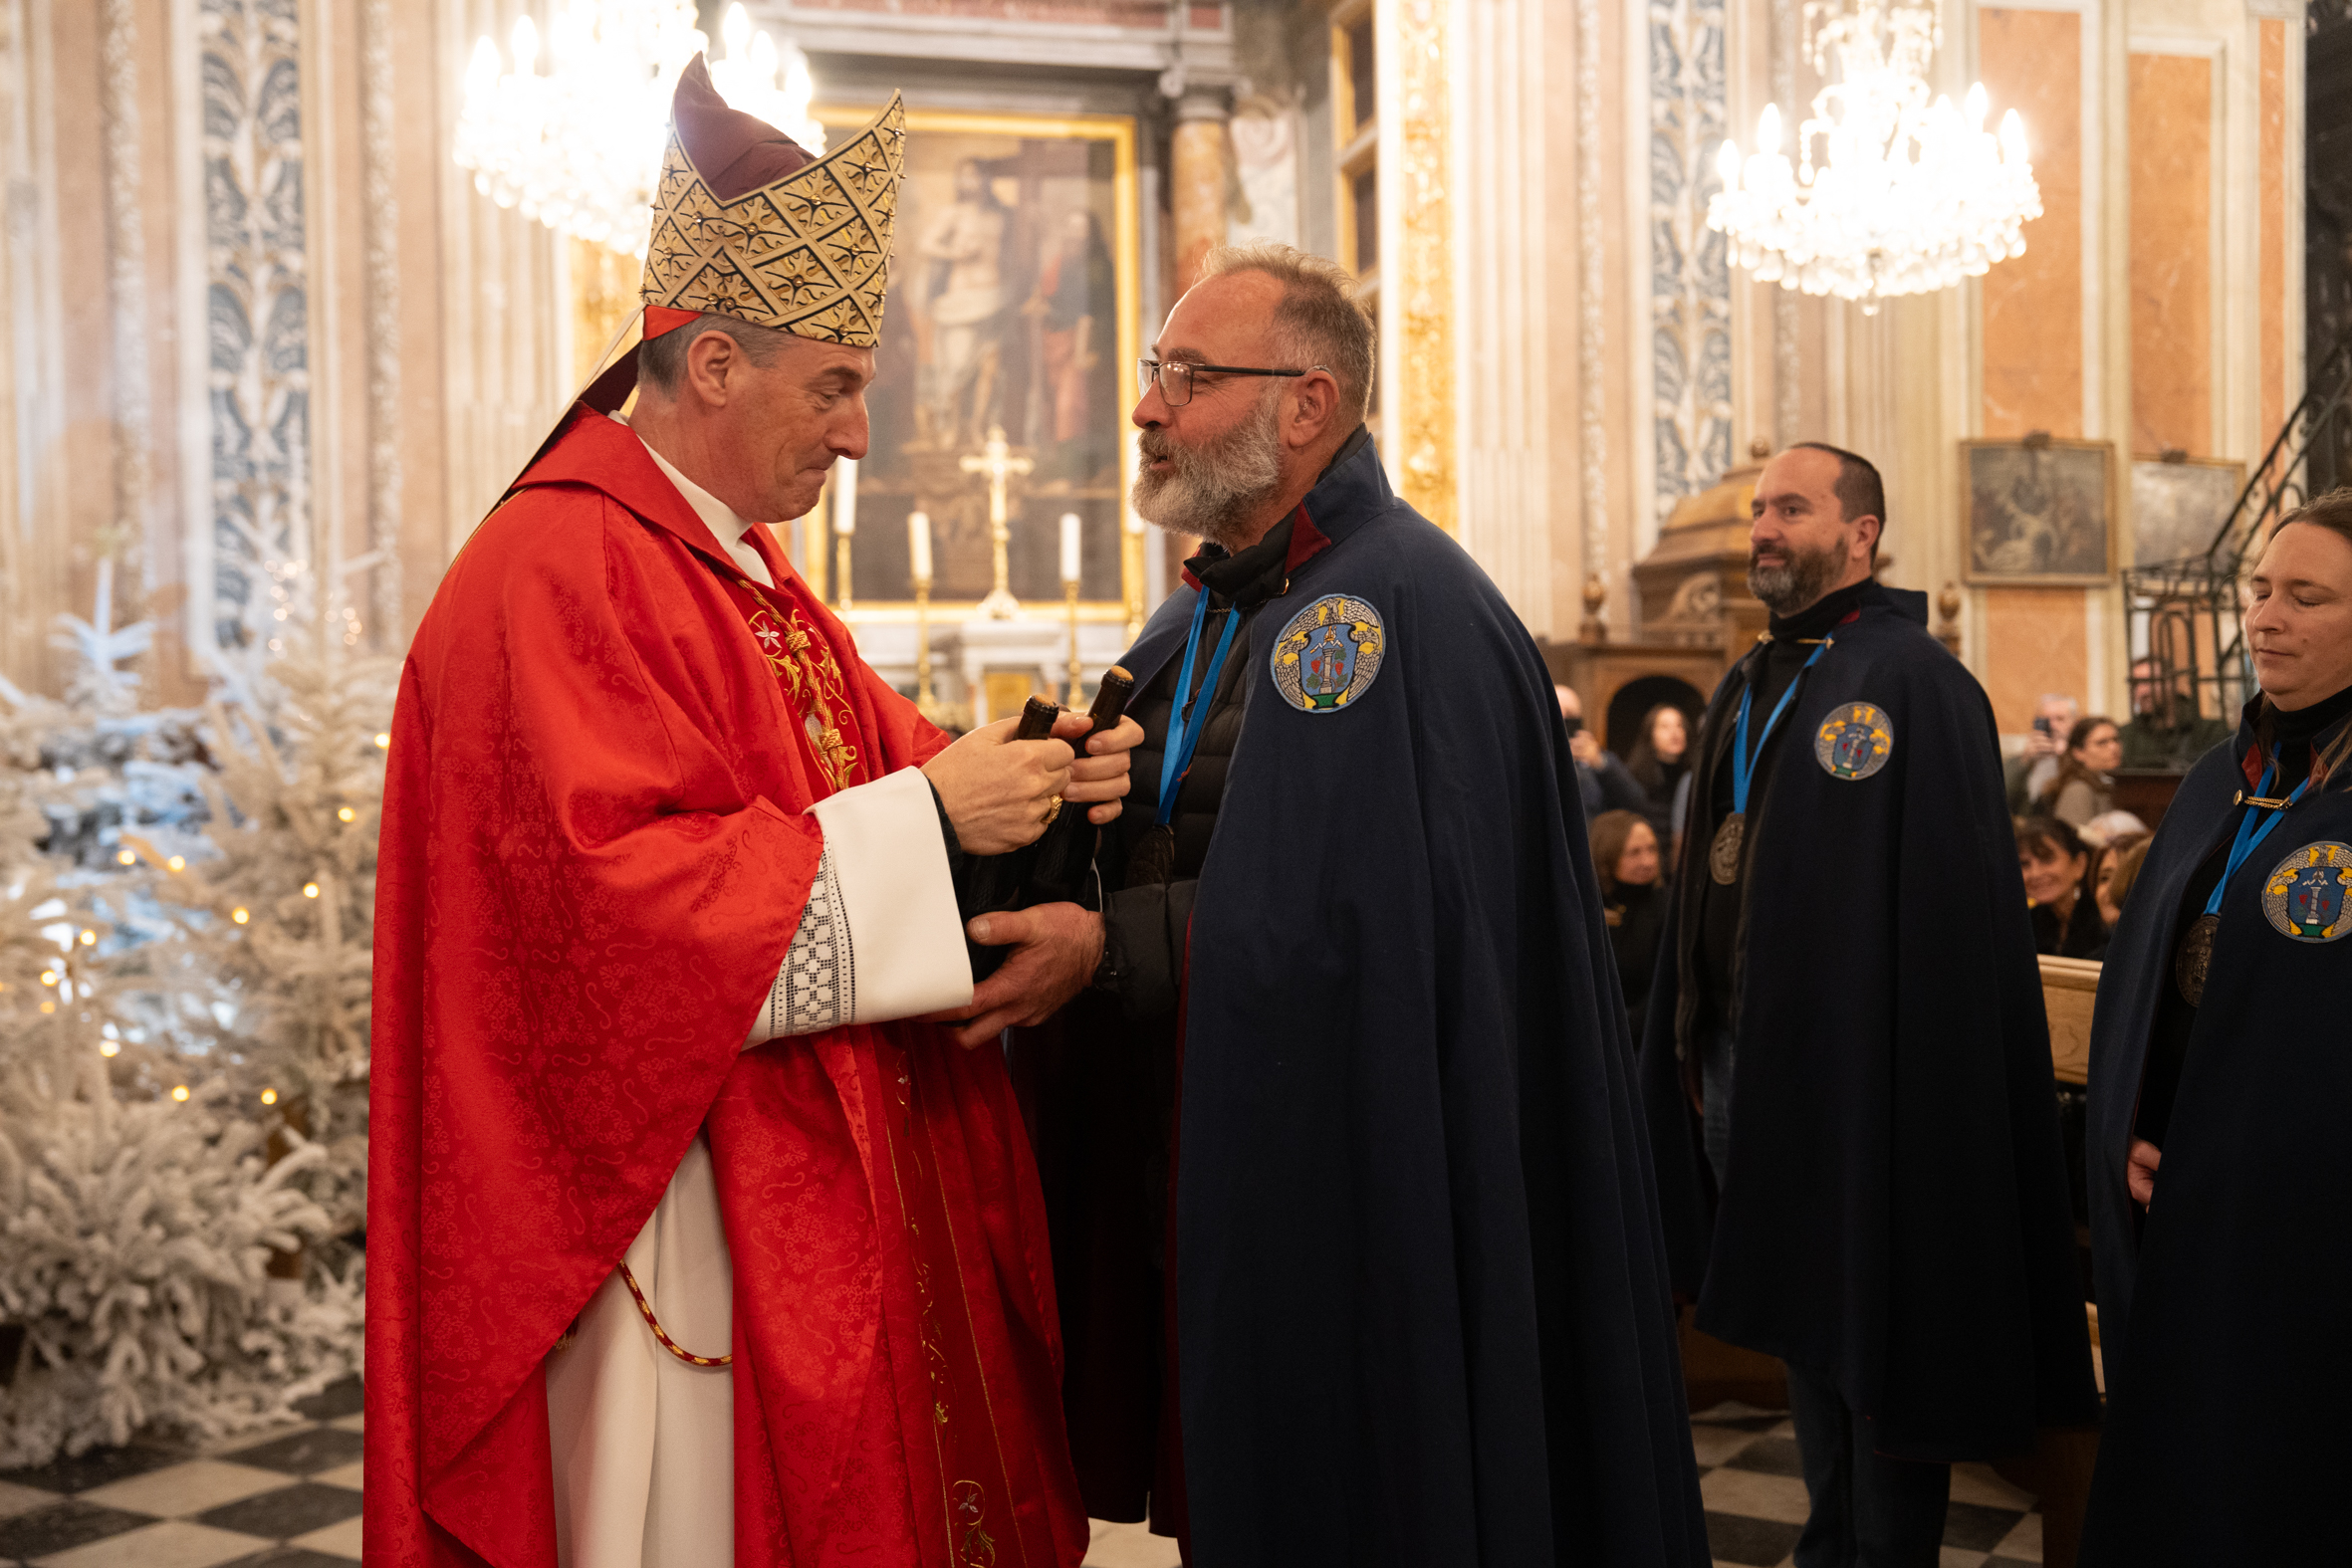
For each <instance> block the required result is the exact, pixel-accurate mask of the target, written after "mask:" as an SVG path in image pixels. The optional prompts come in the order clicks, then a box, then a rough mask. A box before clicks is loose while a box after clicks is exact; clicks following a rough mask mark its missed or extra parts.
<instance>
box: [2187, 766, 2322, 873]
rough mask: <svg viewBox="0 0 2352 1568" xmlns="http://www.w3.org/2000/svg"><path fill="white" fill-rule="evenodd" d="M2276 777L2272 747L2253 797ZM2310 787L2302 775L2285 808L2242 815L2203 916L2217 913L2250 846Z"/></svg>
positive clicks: (2259, 809) (2266, 834) (2265, 790)
mask: <svg viewBox="0 0 2352 1568" xmlns="http://www.w3.org/2000/svg"><path fill="white" fill-rule="evenodd" d="M2277 776H2278V748H2277V747H2275V746H2273V747H2272V748H2270V766H2268V767H2267V768H2264V769H2263V770H2262V782H2261V783H2260V784H2255V785H2254V793H2255V794H2257V795H2264V794H2268V793H2269V792H2270V781H2271V780H2272V779H2274V778H2276V777H2277ZM2310 787H2311V780H2310V779H2309V777H2308V776H2306V777H2305V778H2304V780H2303V782H2302V783H2301V784H2296V785H2295V792H2294V793H2293V794H2290V795H2288V796H2287V797H2286V805H2281V806H2273V807H2269V808H2267V810H2268V814H2267V815H2265V814H2264V811H2265V808H2264V807H2262V806H2256V807H2254V808H2253V809H2252V810H2250V811H2248V812H2246V813H2245V816H2244V818H2243V819H2242V820H2240V821H2239V822H2238V824H2237V837H2236V839H2235V840H2234V841H2233V842H2232V843H2231V845H2230V859H2229V861H2228V863H2227V864H2225V865H2224V866H2223V868H2222V879H2221V880H2220V881H2219V882H2216V883H2215V884H2214V895H2213V897H2211V898H2209V899H2207V900H2206V901H2205V912H2206V913H2207V914H2209V915H2219V914H2221V912H2222V895H2223V894H2224V893H2226V892H2228V891H2229V890H2230V879H2231V878H2232V877H2234V876H2235V875H2237V868H2238V867H2239V866H2241V865H2244V864H2245V860H2246V856H2248V855H2250V854H2252V853H2253V852H2254V846H2255V845H2256V844H2258V843H2260V842H2261V841H2262V840H2263V839H2265V838H2267V837H2269V836H2270V829H2272V828H2273V827H2276V826H2277V825H2278V819H2279V818H2280V817H2282V816H2284V815H2286V812H2287V806H2291V805H2293V804H2294V803H2295V802H2296V801H2297V800H2300V799H2301V798H2303V791H2304V790H2306V789H2308V788H2310ZM2257 821H2258V822H2260V823H2261V824H2262V825H2261V826H2260V827H2259V828H2257V827H2255V826H2254V823H2256V822H2257Z"/></svg>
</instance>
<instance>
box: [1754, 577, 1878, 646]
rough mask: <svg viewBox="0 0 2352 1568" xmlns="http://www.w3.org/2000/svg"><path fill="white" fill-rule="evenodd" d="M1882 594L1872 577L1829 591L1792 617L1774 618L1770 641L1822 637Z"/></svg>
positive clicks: (1874, 601)
mask: <svg viewBox="0 0 2352 1568" xmlns="http://www.w3.org/2000/svg"><path fill="white" fill-rule="evenodd" d="M1883 597H1884V595H1883V594H1882V593H1881V592H1880V591H1879V586H1878V583H1877V581H1876V580H1875V579H1874V578H1870V577H1864V578H1863V579H1862V580H1861V581H1859V582H1849V583H1847V584H1846V585H1845V586H1844V587H1842V588H1838V589H1836V590H1835V591H1833V592H1829V593H1824V594H1822V595H1821V596H1820V597H1819V598H1817V599H1815V600H1813V602H1812V603H1810V604H1807V605H1806V606H1805V607H1804V608H1803V609H1800V610H1798V611H1797V612H1796V613H1795V614H1793V615H1785V616H1783V615H1774V616H1773V617H1772V619H1771V624H1770V631H1771V634H1772V640H1773V641H1774V642H1790V641H1795V640H1799V639H1803V638H1813V637H1826V636H1827V635H1829V633H1830V632H1831V631H1832V630H1833V629H1834V628H1835V627H1836V626H1837V625H1838V623H1839V622H1841V621H1843V620H1844V619H1845V618H1846V617H1847V616H1848V615H1851V614H1853V613H1854V612H1855V611H1856V610H1858V609H1860V608H1861V607H1862V606H1863V605H1865V604H1875V603H1877V602H1879V600H1880V599H1881V598H1883Z"/></svg>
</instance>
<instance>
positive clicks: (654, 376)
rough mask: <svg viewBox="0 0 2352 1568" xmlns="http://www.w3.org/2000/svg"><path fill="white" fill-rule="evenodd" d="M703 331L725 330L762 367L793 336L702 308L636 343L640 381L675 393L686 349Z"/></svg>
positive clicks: (663, 392) (667, 394) (771, 361)
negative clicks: (679, 324)
mask: <svg viewBox="0 0 2352 1568" xmlns="http://www.w3.org/2000/svg"><path fill="white" fill-rule="evenodd" d="M704 333H725V334H726V335H727V336H729V337H731V338H733V339H734V340H735V346H736V347H738V348H741V349H742V350H743V356H744V357H745V358H747V359H749V360H750V361H751V362H752V363H753V364H756V365H758V366H759V367H760V368H761V369H763V370H764V369H766V368H767V367H768V366H770V365H772V364H774V363H775V362H776V356H777V355H778V354H780V353H782V352H784V340H785V339H786V338H787V337H789V336H792V335H791V334H790V333H788V332H786V331H785V330H784V329H783V328H781V327H754V326H753V325H752V324H751V323H749V322H746V321H739V320H738V319H736V318H735V317H732V316H721V315H720V314H719V313H718V312H716V311H705V312H703V313H702V314H701V315H700V316H697V317H696V318H694V320H692V321H690V322H688V323H687V324H686V325H685V326H683V327H678V328H673V329H671V330H670V331H669V332H666V333H663V334H662V335H661V336H659V337H656V338H654V339H653V340H652V341H650V342H647V343H644V344H641V345H640V346H639V347H638V349H637V380H638V381H639V383H641V384H643V385H646V386H650V387H652V388H653V389H654V390H655V391H657V392H659V393H661V395H662V396H664V397H675V396H677V395H678V383H679V381H680V380H681V379H683V378H684V376H685V374H686V350H687V349H688V348H690V347H692V346H693V344H694V339H695V338H697V337H700V336H702V335H703V334H704Z"/></svg>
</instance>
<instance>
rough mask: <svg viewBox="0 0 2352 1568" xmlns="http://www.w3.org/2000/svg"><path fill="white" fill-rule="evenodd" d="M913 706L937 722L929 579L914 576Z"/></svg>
mask: <svg viewBox="0 0 2352 1568" xmlns="http://www.w3.org/2000/svg"><path fill="white" fill-rule="evenodd" d="M915 707H916V708H918V709H920V710H921V711H922V715H923V717H924V718H926V719H930V720H931V721H932V722H933V723H934V724H936V723H938V719H937V718H936V716H935V710H937V708H938V707H939V698H938V696H937V694H936V693H934V692H933V691H932V690H931V579H930V577H929V576H920V577H917V578H915Z"/></svg>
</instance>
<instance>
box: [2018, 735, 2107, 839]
mask: <svg viewBox="0 0 2352 1568" xmlns="http://www.w3.org/2000/svg"><path fill="white" fill-rule="evenodd" d="M2122 761H2123V739H2122V736H2121V734H2120V732H2118V731H2117V730H2116V728H2115V721H2114V720H2113V719H2102V718H2100V717H2099V716H2097V715H2096V714H2094V715H2092V716H2091V717H2090V718H2088V719H2077V720H2075V721H2074V728H2073V729H2071V730H2069V731H2067V732H2066V755H2065V756H2064V757H2063V758H2061V759H2060V760H2059V762H2058V774H2057V777H2056V778H2054V779H2052V780H2051V781H2050V784H2049V787H2048V788H2046V789H2044V790H2043V791H2042V792H2041V796H2040V798H2039V799H2037V800H2035V801H2034V803H2033V808H2034V810H2035V811H2036V812H2037V813H2039V814H2040V815H2043V816H2054V817H2056V818H2057V819H2058V820H2059V821H2061V822H2064V823H2065V824H2066V825H2067V826H2069V827H2080V826H2081V825H2082V824H2083V823H2085V822H2087V821H2089V820H2090V819H2091V818H2092V817H2094V816H2098V815H2101V814H2103V813H2105V812H2108V811H2112V810H2114V809H2115V777H2114V776H2115V770H2116V768H2117V766H2118V765H2119V764H2121V763H2122Z"/></svg>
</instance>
